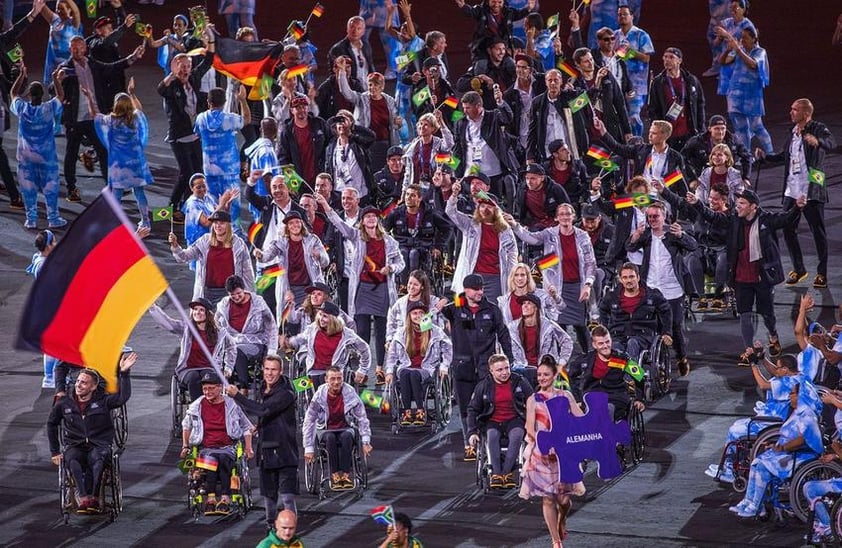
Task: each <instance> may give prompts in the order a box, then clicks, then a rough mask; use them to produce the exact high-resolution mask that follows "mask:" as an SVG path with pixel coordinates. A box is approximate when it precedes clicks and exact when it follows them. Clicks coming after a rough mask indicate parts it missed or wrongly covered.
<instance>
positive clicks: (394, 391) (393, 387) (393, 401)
mask: <svg viewBox="0 0 842 548" xmlns="http://www.w3.org/2000/svg"><path fill="white" fill-rule="evenodd" d="M385 393H386V394H385V397H386V401H388V402H389V419H390V420H391V421H392V425H391V430H392V434H393V435H398V434H399V433H400V431H401V422H400V421H401V408H400V407H401V406H400V400H401V395H400V389H399V388H398V385H397V383H395V382H392V384H390V385H388V386H387V387H386V390H385Z"/></svg>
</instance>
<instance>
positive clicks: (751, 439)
mask: <svg viewBox="0 0 842 548" xmlns="http://www.w3.org/2000/svg"><path fill="white" fill-rule="evenodd" d="M754 423H764V424H766V425H767V426H765V427H764V428H762V429H761V430H760V431H759V432H758V433H757V434H756V435H752V434H751V431H752V426H753V424H754ZM782 423H783V419H781V418H780V417H763V416H759V417H752V418H751V419H750V420H749V423H748V425H747V426H746V436H745V437H744V438H740V439H738V440H734V441H731V442H728V444H727V445H725V449H724V450H723V451H722V457H721V458H720V461H719V469H718V471H717V473H716V476H714V478H715V479H717V480H718V479H719V477H720V474H721V473H722V471H723V470H725V461H726V459H727V458H728V456H729V454H730V458H731V463H732V467H733V470H734V482H733V484H732V487H733V489H734V491H736V492H737V493H743V492H745V490H746V487H747V486H748V474H749V470H750V468H751V463H752V461H753V460H754V458H755V457H756V456H757V455H758V454H760V453H762V452H763V451H764V450H765V449H766V447H767V446H768V445H769V444H772V445H774V443H775V442H776V441H777V440H778V438H779V437H780V430H781V424H782Z"/></svg>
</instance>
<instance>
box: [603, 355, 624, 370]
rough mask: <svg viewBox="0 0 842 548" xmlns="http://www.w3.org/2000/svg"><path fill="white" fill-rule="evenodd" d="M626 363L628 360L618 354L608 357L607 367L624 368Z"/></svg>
mask: <svg viewBox="0 0 842 548" xmlns="http://www.w3.org/2000/svg"><path fill="white" fill-rule="evenodd" d="M626 364H628V360H624V359H623V358H621V357H619V356H611V358H609V359H608V367H612V368H614V369H625V368H626Z"/></svg>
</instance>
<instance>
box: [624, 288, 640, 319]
mask: <svg viewBox="0 0 842 548" xmlns="http://www.w3.org/2000/svg"><path fill="white" fill-rule="evenodd" d="M642 300H643V291H638V292H637V295H635V296H634V297H629V296H627V295H626V294H625V292H622V293H620V308H622V309H623V312H625V313H626V314H632V313H634V311H635V310H637V307H638V306H640V301H642Z"/></svg>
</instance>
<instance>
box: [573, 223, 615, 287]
mask: <svg viewBox="0 0 842 548" xmlns="http://www.w3.org/2000/svg"><path fill="white" fill-rule="evenodd" d="M577 226H578V227H579V228H581V229H582V230H585V229H584V227H583V226H581V223H579V224H578V225H577ZM613 240H614V225H613V224H611V221H609V220H608V219H606V218H605V216H603V217H602V218H601V220H600V221H599V228H598V229H597V233H596V238H592V239H591V245H592V246H593V252H594V256H595V257H596V266H597V267H599V268H602V269H609V270H611V273H609V275H611V274H613V271H614V266H615V265H614V262H610V263H609V262H608V261H607V260H606V259H607V257H608V248H609V247H610V246H611V242H612V241H613ZM606 282H609V280H606Z"/></svg>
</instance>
